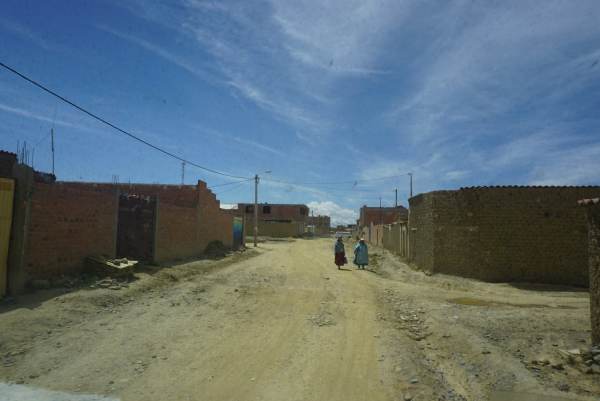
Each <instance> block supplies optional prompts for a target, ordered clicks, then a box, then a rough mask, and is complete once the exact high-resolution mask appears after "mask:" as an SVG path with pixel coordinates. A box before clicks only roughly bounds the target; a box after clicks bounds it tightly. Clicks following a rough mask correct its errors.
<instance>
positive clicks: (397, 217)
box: [358, 205, 408, 228]
mask: <svg viewBox="0 0 600 401" xmlns="http://www.w3.org/2000/svg"><path fill="white" fill-rule="evenodd" d="M407 219H408V209H406V208H405V207H404V206H396V207H378V206H367V205H364V206H363V207H361V208H360V217H359V219H358V226H359V227H360V228H364V227H370V226H371V224H374V225H379V224H392V223H395V222H397V221H406V220H407Z"/></svg>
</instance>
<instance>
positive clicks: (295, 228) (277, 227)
mask: <svg viewBox="0 0 600 401" xmlns="http://www.w3.org/2000/svg"><path fill="white" fill-rule="evenodd" d="M303 231H304V224H303V223H300V222H297V221H292V222H290V223H282V222H278V221H274V222H268V221H259V222H258V235H260V236H264V237H273V238H288V237H294V236H297V235H301V234H302V233H303ZM246 235H249V236H251V235H254V222H253V221H250V222H249V223H248V224H246Z"/></svg>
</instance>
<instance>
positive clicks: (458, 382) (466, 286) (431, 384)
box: [0, 239, 600, 401]
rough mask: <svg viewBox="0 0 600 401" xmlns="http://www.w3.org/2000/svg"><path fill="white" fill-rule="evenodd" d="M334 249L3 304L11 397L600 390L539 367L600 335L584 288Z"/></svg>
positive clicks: (284, 248)
mask: <svg viewBox="0 0 600 401" xmlns="http://www.w3.org/2000/svg"><path fill="white" fill-rule="evenodd" d="M332 245H333V244H332V241H331V240H329V239H327V240H325V239H318V240H296V241H291V242H287V241H278V242H268V243H265V244H261V247H260V249H259V250H258V251H254V250H250V251H248V252H246V253H245V254H241V255H236V256H234V257H229V258H226V259H224V260H222V261H218V262H212V261H211V262H208V261H202V262H193V263H189V264H184V265H180V266H176V267H173V268H166V269H162V270H160V271H157V272H145V273H140V274H139V275H138V276H139V279H138V280H137V281H136V282H134V283H132V284H131V285H130V287H129V288H127V289H122V290H119V291H113V290H110V289H94V290H88V289H80V290H76V291H72V292H69V293H66V294H61V293H57V292H56V291H54V290H50V291H42V292H40V293H37V294H35V295H32V296H31V295H30V296H28V297H24V298H22V299H19V300H18V301H17V303H16V304H13V305H5V306H3V307H2V309H0V357H2V360H1V361H0V362H1V363H0V382H3V383H4V384H0V400H2V399H3V396H4V399H10V398H7V397H8V396H7V394H12V395H13V398H14V397H15V396H16V395H18V396H22V397H25V396H26V395H27V394H28V393H27V392H28V391H30V390H31V391H33V390H34V389H38V390H39V389H46V390H55V391H60V392H61V393H60V394H58V395H57V393H50V392H47V393H41V392H38V393H36V397H37V398H35V399H43V398H41V397H42V395H40V394H44V395H43V397H46V398H45V399H48V400H50V399H69V400H71V399H72V400H84V399H85V400H95V399H102V398H100V397H104V396H106V397H110V399H118V400H239V401H242V400H327V401H329V400H403V399H405V398H406V399H410V398H412V399H414V400H465V399H466V400H485V399H490V396H491V395H490V394H492V393H493V392H495V391H505V390H511V391H517V392H529V393H539V394H546V395H547V396H546V398H545V399H549V398H548V395H554V396H560V397H568V398H566V399H580V400H591V399H595V398H594V395H595V394H600V383H598V377H599V376H595V377H592V376H591V375H584V374H582V373H580V372H578V371H576V370H574V369H570V368H569V367H565V368H564V369H561V370H556V369H553V368H552V367H550V366H543V367H540V368H539V369H538V370H536V369H537V368H536V369H531V366H530V364H529V361H530V360H531V358H536V357H538V356H539V355H546V354H547V355H548V358H553V357H554V355H555V351H556V349H557V348H563V347H573V346H577V344H583V343H582V342H581V341H585V340H586V339H587V337H589V333H588V332H587V331H586V330H588V329H589V320H587V321H586V319H589V312H588V311H587V309H586V307H587V302H588V298H587V294H586V293H585V292H573V291H556V290H554V291H542V290H531V289H522V288H516V287H511V286H507V285H493V284H484V283H478V282H474V281H471V280H464V279H458V278H451V277H443V276H434V277H427V276H425V275H423V274H422V273H419V272H414V271H412V270H410V269H409V268H408V267H407V266H406V265H404V264H402V263H400V262H398V261H397V260H396V259H395V258H392V257H390V256H389V255H387V254H382V253H381V252H379V255H377V256H375V258H374V259H375V260H376V264H375V266H374V272H369V271H356V270H354V269H352V270H348V271H338V270H337V269H336V268H335V266H334V265H333V264H332V258H333V255H332ZM347 247H348V248H349V247H350V246H349V245H347ZM7 383H19V384H18V385H17V384H7ZM84 394H85V395H84ZM88 395H89V396H88ZM29 396H30V397H31V395H29ZM58 396H60V397H62V398H52V397H58ZM69 397H71V398H69ZM86 397H87V398H86ZM89 397H91V398H89ZM23 399H25V398H23Z"/></svg>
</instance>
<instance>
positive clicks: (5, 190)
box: [0, 178, 15, 298]
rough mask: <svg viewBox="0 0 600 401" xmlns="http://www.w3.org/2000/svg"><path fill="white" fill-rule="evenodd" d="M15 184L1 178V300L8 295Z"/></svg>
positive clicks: (10, 180)
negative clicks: (9, 244)
mask: <svg viewBox="0 0 600 401" xmlns="http://www.w3.org/2000/svg"><path fill="white" fill-rule="evenodd" d="M14 193H15V182H14V181H13V180H12V179H8V178H0V298H1V297H3V296H4V295H6V287H7V274H8V243H9V241H10V228H11V225H12V214H13V213H12V212H13V197H14Z"/></svg>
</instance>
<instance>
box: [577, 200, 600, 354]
mask: <svg viewBox="0 0 600 401" xmlns="http://www.w3.org/2000/svg"><path fill="white" fill-rule="evenodd" d="M579 204H580V205H582V206H584V207H585V209H586V212H587V221H588V249H589V274H590V316H591V320H592V345H600V198H594V199H584V200H581V201H579Z"/></svg>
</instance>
